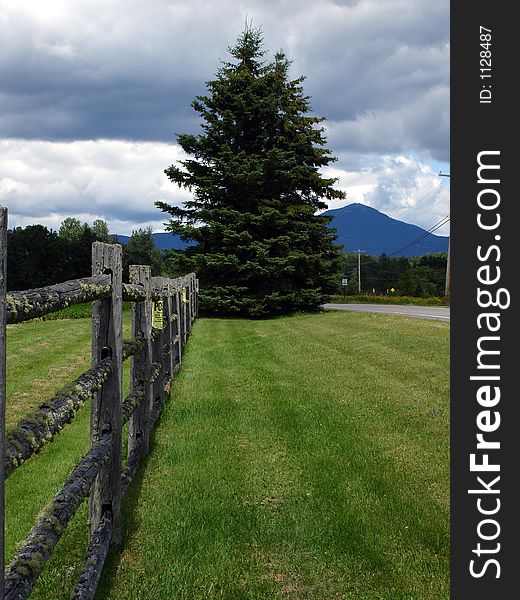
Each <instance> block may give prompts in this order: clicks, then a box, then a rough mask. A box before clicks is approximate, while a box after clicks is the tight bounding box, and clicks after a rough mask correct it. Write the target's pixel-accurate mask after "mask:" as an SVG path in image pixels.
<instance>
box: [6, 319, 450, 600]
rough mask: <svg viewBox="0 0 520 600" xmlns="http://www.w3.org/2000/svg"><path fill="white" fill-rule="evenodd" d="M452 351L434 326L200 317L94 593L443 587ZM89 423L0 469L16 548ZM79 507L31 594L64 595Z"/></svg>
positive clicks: (189, 595) (348, 594)
mask: <svg viewBox="0 0 520 600" xmlns="http://www.w3.org/2000/svg"><path fill="white" fill-rule="evenodd" d="M48 324H49V323H45V324H41V325H42V326H43V325H45V326H46V325H48ZM75 324H76V322H74V326H75ZM448 351H449V326H448V325H447V324H445V323H439V322H435V321H422V320H413V319H402V318H398V317H391V316H383V315H371V314H357V313H324V314H318V315H305V316H296V317H291V318H282V319H276V320H271V321H242V320H218V319H200V320H199V321H197V322H196V323H195V325H194V329H193V334H192V338H191V339H190V342H189V344H188V346H187V348H186V353H185V355H184V361H183V367H182V369H181V371H180V373H179V375H178V376H177V378H176V379H175V382H174V385H173V388H172V398H171V400H170V401H169V403H168V404H167V405H166V407H165V410H164V412H163V415H162V416H161V419H160V421H159V425H158V427H157V429H156V431H155V434H154V435H153V439H152V444H151V453H150V455H149V457H148V459H147V460H146V464H145V468H144V469H141V470H140V472H139V474H138V476H137V478H136V480H134V482H133V483H132V485H131V487H130V489H129V492H128V495H127V496H126V497H125V502H124V546H123V549H122V551H121V552H120V553H112V554H111V555H110V556H109V560H108V562H107V565H106V568H105V572H104V575H103V577H102V581H101V584H100V588H99V592H98V594H97V596H96V598H98V599H99V600H101V599H112V600H116V599H117V600H123V599H135V600H148V599H149V600H152V599H154V600H156V599H157V600H161V599H164V600H171V599H186V600H188V599H190V600H191V599H194V600H198V599H213V598H226V599H229V600H240V599H246V598H249V599H251V600H253V599H255V600H256V599H259V600H260V599H265V600H268V599H269V600H270V599H276V598H286V599H289V600H291V599H302V600H304V599H305V600H307V599H322V600H331V599H334V598H344V599H352V600H358V599H360V600H363V599H366V600H369V599H370V600H376V599H377V600H384V599H388V600H390V599H391V600H400V599H402V600H405V599H406V600H411V599H414V600H419V599H424V600H435V599H445V598H447V597H449V356H448ZM82 419H83V420H82ZM87 420H88V416H87V415H86V414H81V413H80V415H79V416H78V419H77V421H76V422H75V423H74V424H73V425H71V426H70V427H69V428H66V429H65V430H64V431H63V432H62V433H60V435H59V436H57V439H56V441H55V442H54V443H53V444H51V445H49V446H48V447H47V448H46V449H45V451H44V452H43V453H42V456H40V457H37V458H36V459H31V460H29V461H27V463H26V464H25V465H23V466H22V467H21V468H20V469H18V470H17V471H16V472H15V473H14V474H13V475H12V476H11V478H10V479H9V480H8V482H7V484H8V515H7V523H8V533H9V536H10V538H9V539H10V540H11V541H10V546H9V548H10V552H12V547H13V546H14V542H15V540H16V539H20V538H21V537H23V535H24V531H25V530H26V529H27V528H28V527H29V526H30V523H29V524H28V525H27V523H26V522H27V521H28V519H27V518H26V517H25V515H24V513H25V512H30V511H31V510H33V504H34V502H33V501H32V499H31V498H32V492H31V487H30V486H31V485H32V486H33V488H34V487H37V489H38V492H37V494H36V495H38V498H39V500H41V504H43V503H45V501H46V500H45V498H44V497H45V496H48V497H49V498H50V496H51V495H52V493H53V490H54V491H55V489H57V488H58V487H59V485H60V480H62V479H64V477H65V476H66V471H67V468H68V467H67V466H66V465H64V464H63V463H64V462H65V461H63V460H61V459H58V451H60V450H61V452H60V454H61V453H64V452H65V453H66V454H67V461H70V466H72V465H73V463H74V461H75V458H74V457H75V456H76V455H78V456H79V455H81V452H82V451H83V450H82V449H80V445H81V443H83V442H81V443H80V439H83V440H84V443H85V444H86V443H87V436H88V434H87V433H86V429H87ZM74 427H76V428H77V429H76V430H74V429H73V428H74ZM67 436H68V437H67ZM68 454H70V455H71V456H70V457H69V456H68ZM56 463H60V468H59V469H57V467H55V464H56ZM45 465H46V466H45ZM40 468H41V469H42V470H41V471H40ZM45 469H46V470H45ZM55 470H59V472H60V473H59V475H56V474H55ZM40 473H41V475H40ZM44 478H45V479H44ZM49 479H50V480H51V481H49ZM35 481H37V482H38V485H37V486H35ZM40 488H44V490H43V491H40ZM54 488H55V489H54ZM40 496H41V498H40ZM40 508H41V506H40ZM38 510H39V509H38ZM36 512H38V511H36ZM85 513H86V511H85V508H84V506H83V507H82V509H80V511H79V513H78V515H77V516H76V517H75V519H74V521H73V522H72V524H71V526H70V527H69V528H68V530H67V531H66V533H65V535H64V539H63V540H62V542H60V544H59V546H58V553H57V555H56V557H54V558H53V559H52V560H51V563H50V564H49V565H48V567H47V568H46V570H45V572H44V575H43V577H42V578H41V582H40V583H39V584H38V588H37V590H36V591H35V593H34V594H33V598H38V599H50V598H52V599H53V600H54V599H56V600H58V599H61V598H64V599H65V598H69V596H70V591H71V588H72V586H73V583H74V580H75V577H76V575H77V572H78V570H77V569H78V566H77V563H78V562H81V558H80V557H81V555H82V552H83V551H84V548H85V544H86V525H85V522H86V514H85ZM14 532H16V534H15V533H14Z"/></svg>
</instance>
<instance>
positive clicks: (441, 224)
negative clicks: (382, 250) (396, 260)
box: [387, 215, 450, 256]
mask: <svg viewBox="0 0 520 600" xmlns="http://www.w3.org/2000/svg"><path fill="white" fill-rule="evenodd" d="M449 220H450V215H446V216H445V217H444V218H443V219H441V220H440V221H439V222H438V223H436V224H435V225H433V227H431V228H430V229H428V231H425V232H424V233H423V234H422V235H420V236H419V237H418V238H416V239H415V240H413V242H410V243H409V244H407V245H406V246H403V247H402V248H399V249H398V250H394V252H391V253H390V254H387V256H394V254H397V253H398V252H402V251H403V250H406V249H407V248H410V246H414V245H415V244H417V243H418V242H420V241H421V240H423V239H424V238H425V237H427V236H429V235H431V234H432V233H433V232H434V231H437V229H440V228H441V227H443V226H444V225H446V224H447V223H448V222H449Z"/></svg>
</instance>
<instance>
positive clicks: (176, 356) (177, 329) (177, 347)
mask: <svg viewBox="0 0 520 600" xmlns="http://www.w3.org/2000/svg"><path fill="white" fill-rule="evenodd" d="M172 304H173V312H174V313H175V321H174V323H173V335H174V340H175V344H174V353H173V360H174V365H173V368H174V369H177V370H178V369H179V368H180V366H181V359H182V348H181V311H180V302H179V288H178V286H177V283H175V286H174V289H173V291H172Z"/></svg>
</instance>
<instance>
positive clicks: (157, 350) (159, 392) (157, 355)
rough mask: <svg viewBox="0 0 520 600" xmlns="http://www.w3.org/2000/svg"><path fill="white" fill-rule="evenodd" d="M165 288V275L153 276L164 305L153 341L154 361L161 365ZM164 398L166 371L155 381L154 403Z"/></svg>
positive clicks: (154, 288)
mask: <svg viewBox="0 0 520 600" xmlns="http://www.w3.org/2000/svg"><path fill="white" fill-rule="evenodd" d="M163 288H164V277H152V289H153V290H154V292H155V293H156V294H160V296H161V301H162V303H163V304H162V307H163V318H162V320H161V322H160V323H159V322H157V323H156V325H157V326H156V325H154V327H155V328H156V329H157V331H156V332H155V338H154V340H153V342H152V357H153V358H152V361H153V362H155V363H159V364H160V365H162V364H164V363H163V348H164V295H163V293H162V291H163ZM163 398H164V373H162V372H161V374H160V375H159V376H158V377H156V378H155V381H154V382H153V404H155V405H156V404H157V403H158V402H162V400H163Z"/></svg>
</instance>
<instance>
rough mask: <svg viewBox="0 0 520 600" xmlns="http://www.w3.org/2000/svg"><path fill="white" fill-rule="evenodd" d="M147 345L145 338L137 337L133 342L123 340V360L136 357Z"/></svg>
mask: <svg viewBox="0 0 520 600" xmlns="http://www.w3.org/2000/svg"><path fill="white" fill-rule="evenodd" d="M145 344H146V340H145V338H144V337H136V338H133V339H131V340H123V355H122V359H123V360H126V359H127V358H129V357H130V356H134V354H137V353H138V352H141V351H142V350H143V348H144V345H145Z"/></svg>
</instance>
